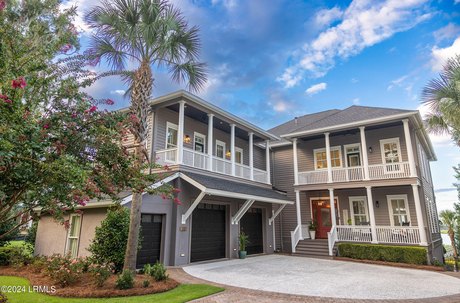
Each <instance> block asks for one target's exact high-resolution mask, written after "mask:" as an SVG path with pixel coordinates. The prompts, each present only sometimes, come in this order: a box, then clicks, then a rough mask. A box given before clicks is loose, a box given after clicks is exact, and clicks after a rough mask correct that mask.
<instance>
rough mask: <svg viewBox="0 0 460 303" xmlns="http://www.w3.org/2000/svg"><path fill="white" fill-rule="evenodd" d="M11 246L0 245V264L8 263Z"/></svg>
mask: <svg viewBox="0 0 460 303" xmlns="http://www.w3.org/2000/svg"><path fill="white" fill-rule="evenodd" d="M12 250H13V247H0V265H2V266H5V265H10V252H11V251H12Z"/></svg>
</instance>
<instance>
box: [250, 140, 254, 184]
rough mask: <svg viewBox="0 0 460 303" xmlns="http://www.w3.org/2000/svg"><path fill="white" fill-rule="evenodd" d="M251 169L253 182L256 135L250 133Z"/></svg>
mask: <svg viewBox="0 0 460 303" xmlns="http://www.w3.org/2000/svg"><path fill="white" fill-rule="evenodd" d="M249 169H250V177H251V180H254V133H249Z"/></svg>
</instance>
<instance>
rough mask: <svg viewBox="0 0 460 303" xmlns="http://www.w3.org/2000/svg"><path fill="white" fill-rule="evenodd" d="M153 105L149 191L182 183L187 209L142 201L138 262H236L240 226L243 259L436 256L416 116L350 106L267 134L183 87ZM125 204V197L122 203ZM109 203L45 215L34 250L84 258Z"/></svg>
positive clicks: (425, 152) (424, 151)
mask: <svg viewBox="0 0 460 303" xmlns="http://www.w3.org/2000/svg"><path fill="white" fill-rule="evenodd" d="M150 106H151V114H150V116H149V125H150V130H151V132H150V133H149V138H148V140H147V143H146V144H147V149H148V151H149V154H150V155H149V156H150V159H151V160H153V161H155V162H156V163H157V164H160V165H161V166H162V167H164V166H168V170H166V171H165V169H164V168H158V169H157V172H163V173H165V174H164V175H165V178H164V179H163V180H161V181H160V182H158V183H157V184H153V185H152V186H159V185H161V184H163V183H170V184H172V185H173V186H174V187H176V188H179V189H180V190H181V191H180V193H179V194H178V198H179V199H180V201H181V202H182V204H181V205H178V204H175V203H173V202H171V201H169V200H168V201H165V200H164V199H162V198H161V197H160V196H151V195H148V194H145V195H144V196H143V204H142V210H141V211H142V223H141V224H142V239H143V240H142V248H141V250H140V251H139V256H138V266H139V267H141V266H142V265H143V264H145V263H154V262H155V261H156V260H160V261H161V262H163V263H165V264H166V265H183V264H187V263H190V262H198V261H205V260H213V259H222V258H237V251H238V235H239V233H240V232H241V231H244V232H245V233H246V234H248V235H249V239H250V244H249V246H248V248H247V250H248V253H249V254H262V253H265V254H267V253H273V252H274V251H276V250H278V251H283V252H293V253H300V254H306V255H315V254H316V255H318V254H320V255H321V254H322V255H332V253H333V247H334V245H335V243H336V242H339V241H351V242H370V243H382V244H398V245H421V246H423V247H427V254H428V257H429V258H430V259H432V258H433V257H436V258H437V259H438V260H441V259H442V248H441V241H440V237H439V227H438V223H437V212H436V206H435V201H434V195H433V188H432V183H431V175H430V171H429V162H428V161H430V160H435V155H434V152H433V149H432V147H431V144H430V141H429V138H428V136H427V135H426V133H425V131H424V129H423V125H422V121H421V118H420V115H419V114H418V112H416V111H404V110H394V109H382V108H370V107H359V106H353V107H350V108H348V109H345V110H342V111H340V110H330V111H326V112H322V113H317V114H312V115H306V116H303V117H300V118H295V119H294V120H291V121H289V122H287V123H285V124H282V125H280V126H277V127H275V128H273V129H271V130H269V131H265V130H263V129H261V128H259V127H257V126H255V125H253V124H251V123H249V122H247V121H245V120H243V119H241V118H239V117H236V116H234V115H232V114H230V113H228V112H226V111H224V110H222V109H220V108H218V107H217V106H215V105H213V104H211V103H209V102H206V101H204V100H202V99H200V98H198V97H196V96H194V95H192V94H190V93H187V92H185V91H178V92H175V93H172V94H169V95H166V96H163V97H160V98H157V99H153V100H152V101H151V102H150ZM128 143H129V142H128ZM329 201H335V202H334V203H332V204H331V203H330V202H329ZM130 202H131V195H130V193H129V192H126V193H123V194H122V205H124V206H126V207H129V206H130ZM112 204H113V202H112V201H102V202H93V203H89V204H88V205H87V206H85V207H84V212H83V214H68V216H69V220H70V224H71V227H70V229H68V230H65V229H64V228H63V227H62V226H59V225H57V224H56V223H55V222H54V221H53V220H52V219H51V217H50V216H47V215H46V214H43V215H42V216H41V219H40V222H39V225H38V232H37V240H36V254H40V255H50V254H52V253H62V254H63V253H69V252H70V253H71V254H72V255H74V256H85V255H88V254H89V253H88V252H87V250H86V249H87V247H88V245H89V243H90V242H91V239H92V238H93V237H94V229H95V227H96V226H98V225H99V224H100V222H101V221H102V220H103V219H104V217H105V214H106V208H107V207H109V206H110V205H112ZM311 221H314V222H316V223H317V224H318V228H317V238H318V239H317V240H315V241H311V240H308V234H309V233H308V228H306V226H307V225H308V224H309V223H310V222H311ZM322 239H324V240H322Z"/></svg>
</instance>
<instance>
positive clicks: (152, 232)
mask: <svg viewBox="0 0 460 303" xmlns="http://www.w3.org/2000/svg"><path fill="white" fill-rule="evenodd" d="M162 227H163V215H156V214H142V215H141V239H142V242H141V245H142V247H141V249H140V250H139V252H138V253H137V264H136V267H137V268H142V267H143V266H144V265H145V264H155V262H156V261H158V260H160V252H161V234H162Z"/></svg>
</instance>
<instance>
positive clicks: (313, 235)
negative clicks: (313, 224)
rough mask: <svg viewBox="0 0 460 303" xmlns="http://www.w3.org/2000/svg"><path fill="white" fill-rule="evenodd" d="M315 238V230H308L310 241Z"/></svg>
mask: <svg viewBox="0 0 460 303" xmlns="http://www.w3.org/2000/svg"><path fill="white" fill-rule="evenodd" d="M315 237H316V230H310V238H311V239H312V240H315Z"/></svg>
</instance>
